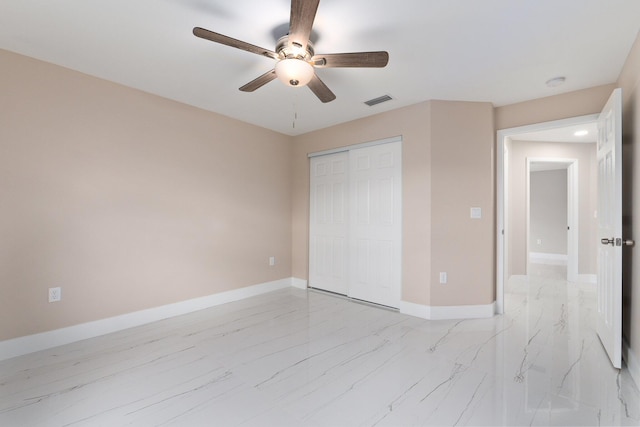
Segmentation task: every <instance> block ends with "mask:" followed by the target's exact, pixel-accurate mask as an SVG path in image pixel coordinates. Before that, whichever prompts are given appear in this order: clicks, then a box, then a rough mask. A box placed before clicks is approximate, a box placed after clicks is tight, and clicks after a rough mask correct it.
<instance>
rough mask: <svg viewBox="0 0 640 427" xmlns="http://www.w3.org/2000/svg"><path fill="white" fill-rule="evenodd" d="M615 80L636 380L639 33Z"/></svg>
mask: <svg viewBox="0 0 640 427" xmlns="http://www.w3.org/2000/svg"><path fill="white" fill-rule="evenodd" d="M618 84H619V86H620V87H621V88H622V97H623V100H624V104H623V106H624V108H623V114H622V126H623V140H622V144H623V148H622V151H623V179H622V181H623V182H622V199H623V218H622V230H623V236H622V237H623V238H625V239H634V240H635V241H636V246H635V247H633V248H625V249H624V250H623V290H622V295H623V296H622V299H623V302H622V311H623V335H624V339H625V341H626V342H627V343H628V344H629V346H630V352H631V353H632V354H631V355H630V356H631V358H633V360H634V361H635V363H636V365H635V366H634V367H635V371H634V372H635V375H636V376H635V380H636V383H638V384H640V372H639V370H640V365H638V364H639V363H640V234H638V228H639V227H640V149H639V148H638V144H640V34H639V35H638V37H637V38H636V41H635V44H634V45H633V48H632V50H631V53H630V54H629V57H628V58H627V62H626V64H625V66H624V68H623V69H622V73H621V74H620V78H619V79H618ZM627 360H628V359H627Z"/></svg>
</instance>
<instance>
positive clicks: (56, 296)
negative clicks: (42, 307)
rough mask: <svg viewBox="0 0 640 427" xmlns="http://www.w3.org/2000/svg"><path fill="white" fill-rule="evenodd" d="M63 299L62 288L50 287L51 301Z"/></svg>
mask: <svg viewBox="0 0 640 427" xmlns="http://www.w3.org/2000/svg"><path fill="white" fill-rule="evenodd" d="M61 299H62V289H61V288H49V302H58V301H60V300H61Z"/></svg>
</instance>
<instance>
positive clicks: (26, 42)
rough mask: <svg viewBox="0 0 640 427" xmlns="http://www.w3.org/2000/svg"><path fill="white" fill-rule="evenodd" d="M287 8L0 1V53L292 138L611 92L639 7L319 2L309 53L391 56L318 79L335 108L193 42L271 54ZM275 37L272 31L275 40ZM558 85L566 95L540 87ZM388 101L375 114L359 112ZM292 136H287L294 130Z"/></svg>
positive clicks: (278, 2) (265, 64)
mask: <svg viewBox="0 0 640 427" xmlns="http://www.w3.org/2000/svg"><path fill="white" fill-rule="evenodd" d="M289 6H290V3H289V0H259V1H258V0H233V1H229V0H57V1H51V0H1V1H0V48H2V49H6V50H10V51H14V52H18V53H21V54H24V55H27V56H31V57H34V58H38V59H42V60H44V61H48V62H52V63H55V64H59V65H62V66H65V67H68V68H71V69H74V70H78V71H81V72H84V73H87V74H91V75H94V76H97V77H101V78H104V79H107V80H111V81H114V82H118V83H121V84H124V85H127V86H130V87H134V88H138V89H140V90H143V91H146V92H151V93H155V94H158V95H160V96H163V97H167V98H170V99H174V100H177V101H180V102H184V103H187V104H191V105H194V106H197V107H200V108H203V109H206V110H210V111H214V112H217V113H220V114H223V115H226V116H230V117H234V118H237V119H240V120H243V121H246V122H249V123H253V124H256V125H259V126H262V127H265V128H269V129H273V130H275V131H278V132H282V133H285V134H288V135H298V134H302V133H305V132H309V131H312V130H315V129H320V128H323V127H327V126H331V125H334V124H338V123H342V122H346V121H350V120H353V119H356V118H360V117H364V116H368V115H372V114H376V113H379V112H383V111H387V110H391V109H396V108H399V107H402V106H406V105H410V104H415V103H418V102H421V101H425V100H429V99H446V100H465V101H486V102H492V103H494V105H496V106H500V105H506V104H511V103H515V102H520V101H524V100H528V99H534V98H540V97H544V96H549V95H554V94H558V93H563V92H569V91H573V90H577V89H582V88H587V87H592V86H596V85H601V84H607V83H612V82H615V81H616V79H617V77H618V75H619V73H620V70H621V68H622V66H623V63H624V60H625V58H626V56H627V54H628V53H629V50H630V48H631V45H632V43H633V41H634V39H635V37H636V35H637V34H638V30H639V28H640V1H638V0H561V1H560V0H518V1H514V0H397V1H389V0H349V1H345V0H321V2H320V7H319V9H318V13H317V16H316V20H315V24H314V31H315V32H316V33H317V35H318V39H317V41H316V42H315V50H316V52H317V53H337V52H355V51H370V50H387V51H388V52H389V55H390V61H389V65H388V66H387V67H386V68H384V69H322V70H318V75H319V76H320V77H321V78H322V79H323V80H324V81H325V83H326V84H327V85H328V86H329V87H330V88H331V89H332V90H333V92H334V93H335V94H336V96H337V99H336V100H335V101H333V102H330V103H328V104H322V103H321V102H320V101H318V99H317V98H316V97H315V96H314V95H313V94H312V93H311V91H309V90H308V88H288V87H285V86H284V85H282V84H281V83H280V82H278V81H274V82H271V83H269V84H268V85H266V86H264V87H263V88H261V89H258V90H257V91H256V92H254V93H243V92H240V91H239V90H238V88H239V87H240V86H242V85H243V84H245V83H247V82H249V81H250V80H252V79H254V78H255V77H257V76H259V75H261V74H262V73H264V72H266V71H268V70H269V69H271V68H272V67H273V60H271V59H268V58H264V57H260V56H258V55H255V54H251V53H248V52H244V51H240V50H237V49H233V48H230V47H227V46H222V45H217V44H215V43H212V42H209V41H206V40H202V39H199V38H196V37H195V36H193V35H192V32H191V31H192V29H193V27H194V26H201V27H204V28H207V29H210V30H212V31H215V32H219V33H222V34H225V35H228V36H231V37H233V38H237V39H241V40H244V41H247V42H249V43H252V44H255V45H258V46H262V47H265V48H269V49H274V48H275V37H274V34H273V33H274V31H275V30H276V29H279V30H280V33H281V32H282V28H286V27H287V24H288V20H289ZM276 32H277V31H276ZM556 76H566V79H567V80H566V83H565V84H564V85H562V86H559V87H555V88H549V87H547V86H546V85H545V81H547V80H548V79H550V78H552V77H556ZM385 94H388V95H390V96H392V97H393V98H394V99H393V100H392V101H390V102H387V103H384V104H380V105H377V106H374V107H368V106H366V105H364V104H363V102H364V101H366V100H369V99H371V98H375V97H378V96H381V95H385ZM296 116H297V119H296V121H295V128H294V127H293V123H294V117H296Z"/></svg>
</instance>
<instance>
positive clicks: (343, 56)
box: [311, 51, 389, 68]
mask: <svg viewBox="0 0 640 427" xmlns="http://www.w3.org/2000/svg"><path fill="white" fill-rule="evenodd" d="M311 62H312V63H313V65H314V66H315V67H318V68H329V67H374V68H382V67H386V65H387V64H388V63H389V53H387V52H384V51H379V52H356V53H330V54H327V55H315V56H314V57H313V58H311Z"/></svg>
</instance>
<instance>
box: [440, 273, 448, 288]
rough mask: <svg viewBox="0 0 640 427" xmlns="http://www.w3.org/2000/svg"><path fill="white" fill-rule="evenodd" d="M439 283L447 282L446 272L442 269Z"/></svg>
mask: <svg viewBox="0 0 640 427" xmlns="http://www.w3.org/2000/svg"><path fill="white" fill-rule="evenodd" d="M440 283H442V284H443V285H444V284H445V283H447V273H446V272H444V271H443V272H440Z"/></svg>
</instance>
